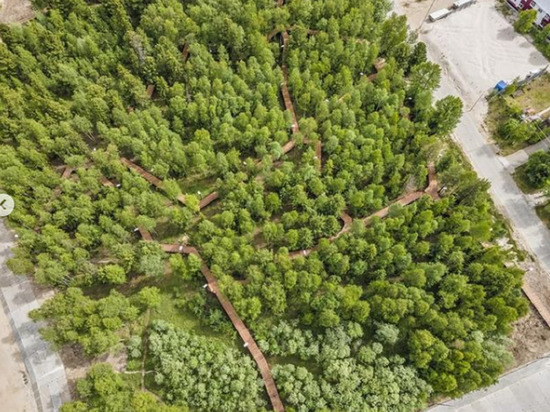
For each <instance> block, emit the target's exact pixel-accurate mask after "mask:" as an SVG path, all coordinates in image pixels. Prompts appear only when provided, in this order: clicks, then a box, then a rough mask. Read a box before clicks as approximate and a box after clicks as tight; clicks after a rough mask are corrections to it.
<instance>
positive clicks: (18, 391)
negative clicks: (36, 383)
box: [0, 308, 37, 412]
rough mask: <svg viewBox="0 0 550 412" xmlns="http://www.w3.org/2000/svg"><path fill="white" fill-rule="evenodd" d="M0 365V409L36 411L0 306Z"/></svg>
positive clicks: (6, 320) (15, 345)
mask: <svg viewBox="0 0 550 412" xmlns="http://www.w3.org/2000/svg"><path fill="white" fill-rule="evenodd" d="M0 365H1V369H0V371H1V372H0V403H1V405H2V406H1V407H0V410H2V411H13V412H34V411H36V410H37V408H36V402H35V400H34V397H33V394H32V389H31V383H30V382H29V379H28V376H27V371H26V369H25V365H24V364H23V360H22V359H21V353H20V351H19V347H18V346H17V343H15V341H14V339H13V335H12V330H11V327H10V324H9V321H8V318H7V316H6V313H5V312H4V309H3V308H0Z"/></svg>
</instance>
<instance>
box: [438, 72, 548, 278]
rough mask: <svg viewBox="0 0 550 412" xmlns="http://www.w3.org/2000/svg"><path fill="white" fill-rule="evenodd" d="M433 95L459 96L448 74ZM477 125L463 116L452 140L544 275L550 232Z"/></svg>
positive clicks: (472, 115)
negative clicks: (481, 180) (482, 180)
mask: <svg viewBox="0 0 550 412" xmlns="http://www.w3.org/2000/svg"><path fill="white" fill-rule="evenodd" d="M436 95H437V97H438V98H442V97H444V96H447V95H460V94H459V93H458V92H457V90H456V89H454V87H453V84H452V82H451V81H450V79H449V78H448V75H447V76H445V75H444V76H443V77H442V81H441V87H440V88H439V90H438V91H437V92H436ZM478 125H479V122H478V121H477V119H476V116H475V114H474V113H472V112H470V113H464V114H463V115H462V119H461V120H460V123H459V124H458V126H457V128H456V130H455V132H454V133H453V135H452V138H453V140H454V141H456V143H457V144H458V145H459V146H460V147H461V148H462V150H463V152H464V153H465V155H466V157H467V158H468V160H469V161H470V163H471V164H472V166H473V168H474V169H475V171H476V172H477V174H478V175H479V177H480V178H482V179H487V180H488V181H489V183H490V184H491V188H490V189H489V193H490V194H491V197H492V198H493V201H494V203H495V205H496V206H497V208H498V209H499V210H500V211H501V213H503V214H504V216H506V217H507V218H508V219H509V221H510V223H511V226H512V230H513V232H514V235H515V236H517V238H518V240H519V241H520V242H521V244H522V245H523V246H524V247H525V249H526V250H527V251H528V252H530V253H531V254H532V255H533V256H535V257H536V258H537V259H538V261H539V263H540V265H541V267H542V268H543V269H544V270H545V271H546V273H550V231H548V229H547V228H546V226H545V225H544V224H543V223H542V222H541V220H540V219H539V217H538V216H537V214H536V212H535V210H534V209H533V208H532V207H531V206H530V205H529V203H528V201H527V199H526V197H525V196H524V194H523V192H521V190H520V189H519V188H518V187H517V185H516V183H515V182H514V179H513V178H512V176H511V175H510V173H509V171H508V170H507V167H506V166H505V164H504V163H503V162H502V161H501V159H502V158H501V157H499V156H498V155H497V152H496V149H495V147H494V146H493V145H492V144H491V143H489V141H488V139H487V136H486V134H485V133H483V132H482V131H481V130H480V126H478Z"/></svg>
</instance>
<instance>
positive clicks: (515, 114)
mask: <svg viewBox="0 0 550 412" xmlns="http://www.w3.org/2000/svg"><path fill="white" fill-rule="evenodd" d="M547 109H548V110H547ZM549 117H550V75H549V74H548V73H546V74H544V75H542V76H540V77H539V78H537V79H535V80H533V81H531V82H529V83H527V84H525V85H523V86H518V85H517V84H515V83H514V84H512V85H510V86H508V88H507V89H506V91H505V92H504V93H503V94H501V95H494V96H492V97H490V98H489V112H488V115H487V119H486V124H487V126H488V128H489V131H490V133H491V135H492V137H493V138H494V139H495V141H496V142H497V144H498V145H499V148H500V150H501V154H502V155H504V156H506V155H508V154H511V153H513V152H515V151H517V150H520V149H522V148H524V147H526V146H529V145H531V144H533V143H536V142H538V141H540V140H543V139H544V138H546V137H547V136H548V134H550V127H549V126H548V119H549Z"/></svg>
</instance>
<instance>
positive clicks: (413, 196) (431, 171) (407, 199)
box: [289, 163, 439, 259]
mask: <svg viewBox="0 0 550 412" xmlns="http://www.w3.org/2000/svg"><path fill="white" fill-rule="evenodd" d="M426 194H427V195H429V196H431V197H432V199H434V200H437V199H439V193H438V182H437V175H436V173H435V166H434V164H433V163H430V164H428V186H427V187H426V189H425V190H424V191H417V192H413V193H410V194H408V195H405V196H402V197H400V198H399V199H397V200H396V201H394V202H392V203H390V204H389V205H388V206H386V207H385V208H383V209H380V210H379V211H377V212H374V213H373V214H371V215H369V216H367V217H365V218H364V219H363V220H362V222H363V224H364V225H367V224H369V223H370V222H371V221H372V219H374V218H375V217H379V218H381V219H383V218H385V217H386V216H388V213H389V212H390V208H391V207H392V206H393V205H396V204H401V205H403V206H407V205H410V204H411V203H413V202H416V201H417V200H418V199H420V198H421V197H422V196H424V195H426ZM340 219H342V221H343V222H344V226H343V227H342V230H340V232H338V233H337V234H336V235H334V236H332V237H330V238H329V239H328V240H329V241H331V242H333V241H335V240H336V239H338V238H339V237H341V236H343V235H344V234H346V233H348V232H349V231H350V230H351V225H352V223H353V219H352V218H351V216H350V215H348V214H347V213H346V212H343V213H342V215H341V216H340ZM318 247H319V246H314V247H312V248H309V249H303V250H298V251H295V252H291V253H290V254H289V256H290V258H291V259H296V258H298V257H300V256H309V255H310V254H311V253H313V252H314V251H316V250H317V249H318Z"/></svg>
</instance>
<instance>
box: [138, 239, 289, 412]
mask: <svg viewBox="0 0 550 412" xmlns="http://www.w3.org/2000/svg"><path fill="white" fill-rule="evenodd" d="M139 231H140V233H141V234H142V236H143V238H144V239H145V240H148V241H152V237H151V235H150V234H149V232H147V231H146V230H145V229H143V228H140V229H139ZM161 247H162V249H163V250H164V251H165V252H167V253H181V254H184V255H195V256H197V257H198V258H199V259H200V260H201V262H202V264H201V272H202V274H203V276H204V277H205V278H206V282H207V285H208V289H209V290H210V292H212V293H213V294H214V295H216V298H218V301H219V302H220V304H221V306H222V308H223V310H224V311H225V313H226V314H227V316H228V317H229V319H230V320H231V322H232V323H233V326H234V327H235V329H236V330H237V332H238V333H239V335H240V337H241V339H242V340H243V342H244V344H245V347H247V348H248V350H249V351H250V354H251V355H252V357H253V358H254V360H255V361H256V364H257V365H258V369H259V370H260V374H261V375H262V379H263V381H264V384H265V388H266V390H267V394H268V396H269V399H270V401H271V405H272V406H273V409H274V410H275V411H277V412H281V411H284V406H283V402H282V401H281V398H280V397H279V392H278V391H277V386H276V385H275V380H274V379H273V376H272V375H271V369H270V368H269V364H268V363H267V360H266V358H265V356H264V355H263V353H262V351H261V350H260V348H259V347H258V345H257V343H256V341H255V340H254V338H253V337H252V334H251V333H250V331H249V330H248V328H247V327H246V325H245V324H244V322H243V321H242V319H241V318H240V317H239V315H238V314H237V311H236V310H235V308H234V307H233V305H232V304H231V302H230V301H229V299H227V297H226V296H225V295H224V294H223V293H222V292H221V291H220V289H219V287H218V281H217V279H216V278H215V277H214V276H213V275H212V273H210V268H209V267H208V265H207V264H206V263H205V262H204V260H203V259H202V257H201V255H200V253H199V251H198V250H197V249H196V248H194V247H192V246H182V245H177V244H174V245H167V244H162V245H161Z"/></svg>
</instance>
